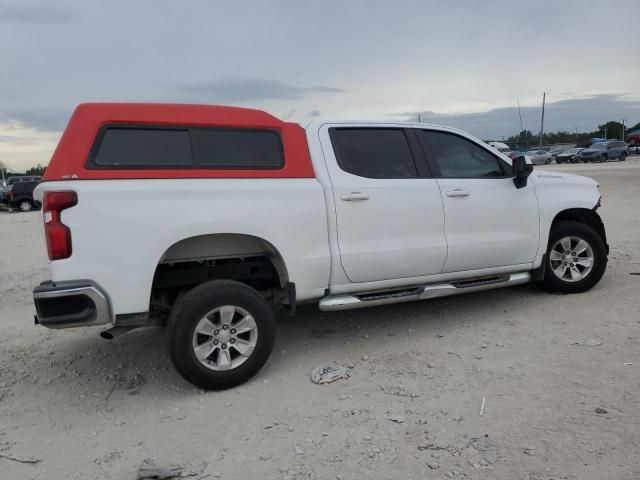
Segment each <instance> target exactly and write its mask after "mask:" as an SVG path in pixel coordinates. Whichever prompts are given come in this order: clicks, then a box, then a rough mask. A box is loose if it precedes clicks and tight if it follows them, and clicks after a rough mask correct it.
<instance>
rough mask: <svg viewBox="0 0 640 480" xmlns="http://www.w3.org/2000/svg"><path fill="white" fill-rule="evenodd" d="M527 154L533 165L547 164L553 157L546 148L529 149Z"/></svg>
mask: <svg viewBox="0 0 640 480" xmlns="http://www.w3.org/2000/svg"><path fill="white" fill-rule="evenodd" d="M527 155H528V156H530V157H531V163H533V164H534V165H540V164H545V165H546V164H549V163H551V160H553V157H552V156H551V153H549V152H547V151H546V150H530V151H528V152H527Z"/></svg>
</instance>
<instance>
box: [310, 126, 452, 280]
mask: <svg viewBox="0 0 640 480" xmlns="http://www.w3.org/2000/svg"><path fill="white" fill-rule="evenodd" d="M320 135H321V142H322V147H323V151H324V155H325V161H326V165H327V168H328V171H329V176H330V178H331V184H332V188H333V192H332V194H333V197H334V201H335V209H336V218H337V232H338V246H339V250H340V259H341V263H342V267H343V269H344V272H345V274H346V276H347V277H348V279H349V280H350V281H351V282H356V283H360V282H371V281H379V280H388V279H397V278H406V277H417V276H423V275H429V274H434V273H440V272H441V271H442V267H443V265H444V261H445V258H446V252H447V246H446V241H445V238H444V210H443V203H442V198H441V196H440V190H439V188H438V184H437V182H436V180H435V179H434V178H428V175H427V174H426V172H425V168H426V164H424V163H423V164H419V163H418V162H419V161H420V160H421V159H418V158H415V157H416V152H417V149H419V148H420V147H419V145H418V143H417V140H416V138H415V136H413V132H412V131H408V130H405V129H403V128H379V127H376V128H369V127H351V126H350V127H331V128H329V127H324V128H323V129H322V130H321V133H320ZM410 135H411V137H410Z"/></svg>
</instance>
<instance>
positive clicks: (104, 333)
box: [100, 329, 115, 340]
mask: <svg viewBox="0 0 640 480" xmlns="http://www.w3.org/2000/svg"><path fill="white" fill-rule="evenodd" d="M100 336H101V337H102V338H104V339H105V340H113V339H114V338H115V337H114V336H113V333H111V331H110V329H109V330H103V331H102V332H100Z"/></svg>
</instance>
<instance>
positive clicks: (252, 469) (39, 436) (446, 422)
mask: <svg viewBox="0 0 640 480" xmlns="http://www.w3.org/2000/svg"><path fill="white" fill-rule="evenodd" d="M545 168H551V169H554V170H558V171H566V172H577V173H580V174H584V175H589V176H592V177H593V178H595V179H597V180H598V181H599V182H600V185H601V191H602V193H603V196H604V204H603V207H602V209H601V210H600V213H601V215H602V216H603V218H604V222H605V224H606V227H607V231H608V235H609V243H610V245H611V256H610V262H609V267H608V269H607V272H606V274H605V276H604V278H603V280H602V281H601V282H600V284H599V285H598V286H597V287H595V288H594V289H593V290H591V291H590V292H587V293H584V294H580V295H570V296H562V295H550V294H547V293H544V292H542V291H540V290H538V289H537V288H535V287H533V286H523V287H515V288H511V289H504V290H496V291H492V292H484V293H478V294H470V295H468V296H464V297H454V298H450V299H446V298H445V299H438V300H432V301H427V302H422V303H413V304H404V305H396V306H388V307H380V308H375V309H369V310H361V311H352V312H344V313H334V314H323V313H319V312H317V311H315V310H313V309H311V310H309V311H307V312H305V313H302V314H301V315H299V316H298V317H296V318H295V319H293V320H282V321H281V322H280V326H279V331H278V340H277V344H276V348H275V350H274V353H273V356H272V357H271V359H270V360H269V362H268V364H267V366H266V367H265V368H264V369H263V370H262V372H261V373H260V374H259V375H258V376H257V377H256V378H254V379H253V380H252V381H251V382H249V383H247V384H245V385H243V386H242V387H239V388H236V389H234V390H230V391H225V392H220V393H204V392H201V391H199V390H197V389H195V388H193V387H191V386H190V385H188V384H187V383H185V382H184V381H183V380H182V379H181V378H180V377H179V376H178V375H177V374H176V373H175V372H174V371H173V369H172V367H171V365H170V363H169V361H168V359H167V358H166V356H165V354H164V343H163V333H162V331H161V330H160V329H146V330H145V329H142V330H138V331H135V332H132V333H130V334H128V335H126V336H124V337H122V338H120V339H118V340H115V341H112V342H107V341H104V340H102V339H101V338H99V336H98V331H99V329H79V330H73V331H72V330H67V331H51V330H46V329H43V328H40V327H36V326H34V325H33V320H32V315H33V308H32V305H31V298H30V296H31V288H32V287H33V286H34V285H36V284H37V283H38V282H39V281H40V280H42V279H45V278H47V271H46V267H47V261H46V258H45V247H44V244H43V241H42V239H41V236H40V232H39V230H40V214H39V213H29V214H20V213H13V214H9V213H5V212H0V325H1V328H2V335H1V336H0V471H1V472H2V474H0V477H2V478H6V479H30V478H34V479H47V480H49V479H87V478H99V479H128V478H130V479H134V478H135V477H136V472H137V469H138V466H139V465H140V463H141V461H142V460H143V459H145V458H152V459H154V460H155V461H156V462H158V463H162V464H167V463H174V464H180V465H185V466H186V467H187V468H188V469H190V470H191V471H193V472H195V473H198V475H196V476H194V477H192V478H227V479H245V478H247V479H248V478H261V479H316V478H317V479H345V480H347V479H356V478H376V479H378V478H380V479H399V478H402V479H422V478H430V479H431V478H433V479H440V478H442V479H446V478H454V479H460V478H471V479H494V478H497V479H508V480H514V479H525V480H534V479H538V480H550V479H576V480H577V479H580V480H584V479H598V480H600V479H602V478H612V479H637V478H640V454H639V453H638V452H640V409H639V408H638V402H639V399H640V376H639V374H638V372H639V369H640V353H639V349H638V340H639V339H640V316H639V314H638V312H640V276H638V275H637V274H638V273H640V215H639V213H638V210H639V208H640V200H639V199H640V160H639V159H637V158H636V159H629V160H628V161H627V162H625V163H609V164H605V165H601V164H595V165H561V166H553V167H545ZM505 208H507V207H505ZM329 360H336V361H338V362H342V363H353V364H354V369H353V376H352V377H351V378H349V379H347V380H341V381H338V382H336V383H333V384H330V385H328V386H318V385H315V384H313V383H311V381H310V379H309V374H310V372H311V370H312V368H314V367H315V366H316V365H318V364H319V363H321V362H323V361H329ZM483 398H484V399H485V406H484V415H482V416H481V415H480V408H481V404H482V401H483ZM8 457H11V458H8ZM18 460H22V462H21V461H18ZM24 461H32V462H35V463H24Z"/></svg>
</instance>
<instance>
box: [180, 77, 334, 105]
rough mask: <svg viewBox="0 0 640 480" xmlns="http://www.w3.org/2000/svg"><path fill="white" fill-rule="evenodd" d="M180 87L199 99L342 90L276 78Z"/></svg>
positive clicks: (229, 99) (272, 96)
mask: <svg viewBox="0 0 640 480" xmlns="http://www.w3.org/2000/svg"><path fill="white" fill-rule="evenodd" d="M182 90H183V91H184V92H185V93H186V94H188V95H189V96H190V98H195V99H198V100H200V101H213V102H218V103H220V102H237V103H246V102H261V101H266V100H300V99H303V98H307V97H309V96H311V95H313V94H316V93H343V92H344V90H343V89H341V88H336V87H329V86H326V85H316V86H312V87H298V86H294V85H289V84H287V83H284V82H280V81H277V80H267V79H261V78H250V77H242V78H226V79H223V80H219V81H217V82H211V83H195V84H189V85H185V86H183V87H182Z"/></svg>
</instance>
